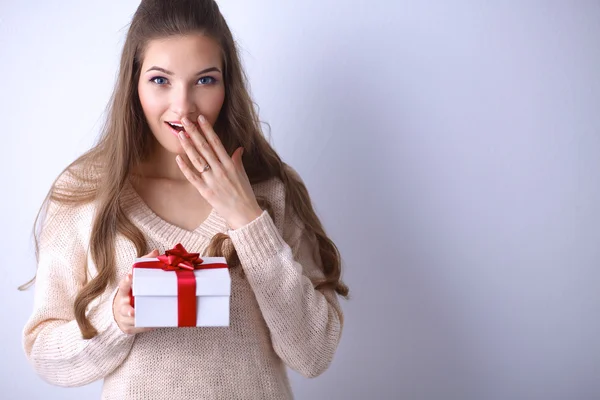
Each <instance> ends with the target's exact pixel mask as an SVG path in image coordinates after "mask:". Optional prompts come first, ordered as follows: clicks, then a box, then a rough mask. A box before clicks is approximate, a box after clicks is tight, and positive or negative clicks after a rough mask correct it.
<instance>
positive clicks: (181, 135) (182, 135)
mask: <svg viewBox="0 0 600 400" xmlns="http://www.w3.org/2000/svg"><path fill="white" fill-rule="evenodd" d="M186 125H187V124H186ZM179 139H185V135H184V134H183V131H180V132H179Z"/></svg>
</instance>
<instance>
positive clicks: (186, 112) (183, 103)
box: [171, 86, 196, 120]
mask: <svg viewBox="0 0 600 400" xmlns="http://www.w3.org/2000/svg"><path fill="white" fill-rule="evenodd" d="M171 110H172V111H173V113H174V114H176V115H179V116H180V117H182V118H183V117H188V118H190V119H191V120H193V119H194V118H193V116H192V114H195V113H196V103H195V102H194V98H193V96H192V91H191V90H190V89H188V88H187V87H185V86H179V87H175V88H173V90H172V91H171Z"/></svg>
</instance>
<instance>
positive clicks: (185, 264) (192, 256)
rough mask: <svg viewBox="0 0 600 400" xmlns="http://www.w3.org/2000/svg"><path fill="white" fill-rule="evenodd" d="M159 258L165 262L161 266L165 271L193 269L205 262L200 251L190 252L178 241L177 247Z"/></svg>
mask: <svg viewBox="0 0 600 400" xmlns="http://www.w3.org/2000/svg"><path fill="white" fill-rule="evenodd" d="M158 260H159V261H160V262H161V263H162V264H163V266H162V267H161V268H162V269H163V270H165V271H179V270H182V269H186V270H189V271H193V270H195V269H199V268H200V265H201V264H202V263H203V262H204V261H202V259H201V258H200V253H188V252H187V251H186V250H185V248H184V247H183V246H182V244H181V243H177V244H176V245H175V248H173V249H171V250H167V251H165V254H163V255H160V256H158ZM134 268H135V266H134Z"/></svg>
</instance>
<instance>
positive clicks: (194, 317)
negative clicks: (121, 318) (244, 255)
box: [130, 244, 231, 328]
mask: <svg viewBox="0 0 600 400" xmlns="http://www.w3.org/2000/svg"><path fill="white" fill-rule="evenodd" d="M230 296H231V277H230V275H229V269H228V266H227V263H226V260H225V258H224V257H203V258H200V256H199V254H198V253H188V252H187V251H186V250H185V248H184V247H183V246H182V245H181V244H178V245H177V246H175V248H173V249H171V250H167V251H166V252H165V254H163V255H160V256H158V257H157V258H136V259H135V262H134V264H133V281H132V289H131V296H130V297H131V305H132V306H133V307H134V308H135V326H136V327H139V328H146V327H154V328H158V327H194V326H229V299H230Z"/></svg>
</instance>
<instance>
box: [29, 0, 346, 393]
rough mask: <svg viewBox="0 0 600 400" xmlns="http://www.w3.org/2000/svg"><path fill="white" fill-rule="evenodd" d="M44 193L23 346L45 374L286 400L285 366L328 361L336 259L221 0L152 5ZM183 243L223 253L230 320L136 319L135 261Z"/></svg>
mask: <svg viewBox="0 0 600 400" xmlns="http://www.w3.org/2000/svg"><path fill="white" fill-rule="evenodd" d="M230 154H231V156H230ZM44 203H45V204H46V203H47V204H48V210H47V213H46V218H45V219H44V224H43V226H42V231H41V235H40V237H39V241H38V240H37V238H36V250H37V251H36V253H37V255H38V273H37V277H36V282H37V284H36V293H35V304H34V311H33V314H32V316H31V318H30V319H29V321H28V322H27V325H26V326H25V329H24V346H25V352H26V354H27V357H28V358H29V360H30V361H31V363H32V364H33V366H34V368H35V370H36V371H37V372H38V374H40V376H42V377H43V378H44V379H45V380H47V381H48V382H50V383H52V384H56V385H61V386H78V385H85V384H88V383H90V382H93V381H95V380H98V379H104V385H103V398H105V399H125V398H127V399H130V398H144V399H163V398H164V399H173V398H179V399H238V398H248V399H250V398H251V399H258V398H260V399H286V398H292V393H291V391H290V386H289V382H288V378H287V375H286V368H285V367H286V365H287V366H289V367H291V368H293V369H295V370H297V371H298V372H300V373H301V374H303V375H305V376H307V377H314V376H317V375H319V374H321V373H322V372H323V371H324V370H325V369H326V368H327V367H328V365H329V364H330V362H331V360H332V358H333V356H334V353H335V350H336V348H337V345H338V342H339V339H340V335H341V331H342V323H343V317H342V311H341V309H340V306H339V303H338V299H337V297H338V295H342V296H347V295H348V288H347V287H346V286H345V285H344V284H343V283H342V282H341V281H340V274H341V267H340V264H341V263H340V256H339V253H338V250H337V248H336V246H335V245H334V244H333V242H332V241H331V240H330V239H329V238H328V237H327V235H326V234H325V231H324V229H323V227H322V225H321V223H320V221H319V219H318V217H317V216H316V214H315V211H314V210H313V208H312V206H311V201H310V197H309V195H308V192H307V190H306V187H305V185H304V184H303V183H302V181H301V179H300V178H299V176H298V175H297V174H296V173H295V172H294V171H293V170H292V168H290V167H289V166H287V165H286V164H285V163H283V162H282V161H281V159H280V158H279V157H278V155H277V154H276V152H275V151H274V149H273V148H272V147H271V146H270V145H269V144H268V142H267V141H266V140H265V138H264V137H263V135H262V133H261V131H260V127H259V121H258V118H257V115H256V114H255V111H254V109H253V104H252V101H251V98H250V96H249V94H248V92H247V89H246V87H245V79H244V74H243V71H242V67H241V65H240V61H239V58H238V54H237V51H236V48H235V44H234V41H233V38H232V35H231V32H230V30H229V28H228V27H227V24H226V22H225V20H224V18H223V16H222V15H221V13H220V11H219V9H218V6H217V4H216V3H215V2H214V1H211V0H178V1H166V0H148V1H146V0H144V1H142V2H141V4H140V6H139V8H138V9H137V11H136V13H135V15H134V17H133V20H132V23H131V26H130V29H129V32H128V34H127V39H126V42H125V45H124V49H123V54H122V57H121V63H120V72H119V77H118V82H117V85H116V88H115V92H114V95H113V98H112V102H111V106H110V109H109V114H108V119H107V123H106V125H105V127H104V129H103V132H102V137H101V139H100V141H99V142H98V144H97V145H96V146H95V147H93V148H92V149H91V150H90V151H88V152H87V153H85V154H84V155H83V156H81V157H80V158H78V159H77V160H76V161H75V162H73V163H72V164H71V165H69V166H68V167H67V168H66V169H65V171H63V173H62V174H61V175H60V176H59V178H58V179H57V180H56V182H55V183H54V185H53V187H52V188H51V190H50V192H49V194H48V197H47V198H46V201H45V202H44ZM38 217H39V214H38ZM36 221H37V219H36ZM38 243H39V247H38ZM175 243H181V244H182V245H183V246H184V247H185V248H186V249H187V250H188V251H190V252H198V253H201V254H203V255H207V256H225V257H226V258H227V261H228V264H229V266H230V268H231V270H230V273H231V281H232V283H231V285H232V287H231V306H230V307H231V310H230V313H231V314H230V325H229V327H225V328H223V327H221V328H217V327H214V328H212V327H202V328H156V329H140V328H135V327H134V315H135V314H134V313H135V311H134V308H133V307H131V305H130V299H129V289H130V287H131V275H130V272H131V265H132V262H133V260H134V259H135V258H136V257H140V256H141V255H142V254H144V253H147V252H148V250H149V249H155V250H153V251H152V252H151V253H149V254H146V256H150V257H153V256H156V255H157V254H158V252H157V251H158V250H159V249H160V250H161V251H164V250H166V249H169V248H171V247H173V245H174V244H175Z"/></svg>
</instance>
